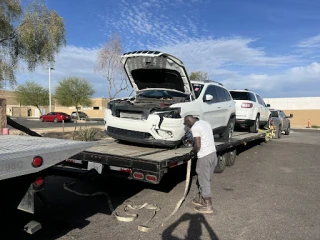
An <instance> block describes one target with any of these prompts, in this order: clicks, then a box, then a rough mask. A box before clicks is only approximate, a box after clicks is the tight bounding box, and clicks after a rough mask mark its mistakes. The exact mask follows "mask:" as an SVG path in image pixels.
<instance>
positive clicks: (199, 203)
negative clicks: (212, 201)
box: [192, 194, 204, 206]
mask: <svg viewBox="0 0 320 240" xmlns="http://www.w3.org/2000/svg"><path fill="white" fill-rule="evenodd" d="M192 203H193V204H194V205H197V206H202V205H203V204H204V200H203V197H202V196H201V195H200V194H199V196H198V197H194V199H192Z"/></svg>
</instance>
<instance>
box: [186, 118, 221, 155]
mask: <svg viewBox="0 0 320 240" xmlns="http://www.w3.org/2000/svg"><path fill="white" fill-rule="evenodd" d="M190 130H191V133H192V136H193V137H194V138H195V137H200V139H201V147H200V150H199V152H198V154H197V156H198V158H202V157H204V156H207V155H209V154H210V153H213V152H216V145H215V144H214V138H213V133H212V129H211V125H210V124H209V123H208V122H206V121H203V120H199V121H196V122H195V124H194V125H193V126H192V128H191V129H190Z"/></svg>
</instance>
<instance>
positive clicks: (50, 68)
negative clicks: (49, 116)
mask: <svg viewBox="0 0 320 240" xmlns="http://www.w3.org/2000/svg"><path fill="white" fill-rule="evenodd" d="M51 70H54V68H52V67H49V112H51Z"/></svg>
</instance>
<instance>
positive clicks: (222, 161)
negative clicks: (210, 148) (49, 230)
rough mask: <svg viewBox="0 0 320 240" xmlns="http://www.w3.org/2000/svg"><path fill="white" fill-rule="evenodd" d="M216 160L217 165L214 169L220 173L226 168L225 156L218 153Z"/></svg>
mask: <svg viewBox="0 0 320 240" xmlns="http://www.w3.org/2000/svg"><path fill="white" fill-rule="evenodd" d="M217 157H218V162H217V165H216V167H215V169H214V172H215V173H222V172H223V171H224V169H225V168H226V156H225V154H223V155H218V156H217Z"/></svg>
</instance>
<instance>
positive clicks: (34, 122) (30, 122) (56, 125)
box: [8, 118, 104, 129]
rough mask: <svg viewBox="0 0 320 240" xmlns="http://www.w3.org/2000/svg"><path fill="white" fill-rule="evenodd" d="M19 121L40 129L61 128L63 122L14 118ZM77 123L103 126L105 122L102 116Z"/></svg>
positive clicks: (31, 127) (68, 124) (68, 125)
mask: <svg viewBox="0 0 320 240" xmlns="http://www.w3.org/2000/svg"><path fill="white" fill-rule="evenodd" d="M12 119H13V120H14V121H16V122H17V123H19V124H21V125H23V126H25V127H27V128H30V129H39V128H61V127H62V122H58V123H54V122H41V121H39V119H37V118H12ZM64 125H65V127H72V126H73V125H74V122H73V121H71V122H65V123H64ZM77 125H80V126H103V125H104V122H103V119H101V118H96V119H92V121H85V122H77ZM8 127H9V129H13V128H12V127H11V126H8Z"/></svg>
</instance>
